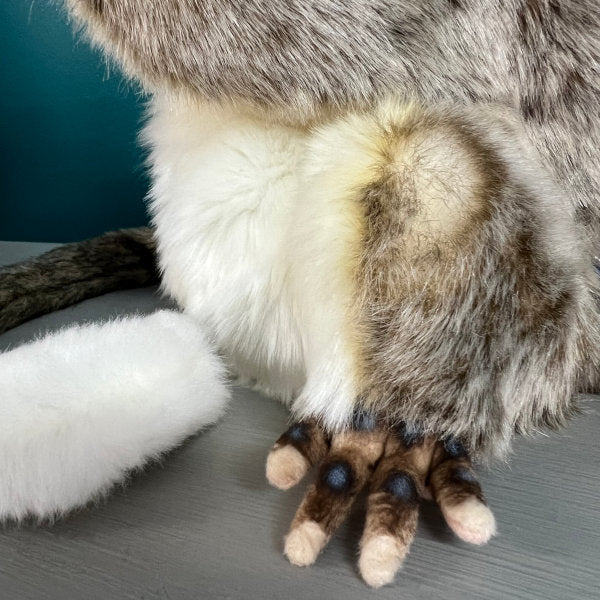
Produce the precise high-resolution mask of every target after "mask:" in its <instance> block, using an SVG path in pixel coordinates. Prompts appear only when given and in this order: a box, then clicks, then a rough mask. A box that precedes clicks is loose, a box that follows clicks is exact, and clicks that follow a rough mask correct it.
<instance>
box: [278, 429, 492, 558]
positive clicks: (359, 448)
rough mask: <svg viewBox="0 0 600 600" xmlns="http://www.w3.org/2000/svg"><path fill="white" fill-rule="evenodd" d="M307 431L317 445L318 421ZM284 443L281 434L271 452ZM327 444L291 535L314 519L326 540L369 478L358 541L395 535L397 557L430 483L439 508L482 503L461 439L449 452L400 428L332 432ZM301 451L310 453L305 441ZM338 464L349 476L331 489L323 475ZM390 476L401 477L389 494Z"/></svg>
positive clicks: (405, 548) (406, 542) (403, 549)
mask: <svg viewBox="0 0 600 600" xmlns="http://www.w3.org/2000/svg"><path fill="white" fill-rule="evenodd" d="M312 431H313V432H314V433H315V434H316V435H315V437H314V438H311V440H313V439H314V444H315V447H316V448H320V447H321V446H322V441H321V438H322V436H326V434H325V433H324V431H320V432H319V427H318V426H317V427H316V428H315V429H313V430H312ZM284 443H286V442H285V436H282V437H281V438H279V440H278V442H277V445H276V447H275V448H274V449H273V450H272V452H275V451H276V450H277V449H278V448H280V447H281V445H282V444H284ZM287 443H290V442H289V441H288V442H287ZM308 443H309V444H310V441H309V442H308ZM330 445H331V450H330V452H329V453H328V454H327V456H326V457H324V460H323V464H322V465H321V467H320V469H319V474H318V476H317V480H316V482H315V483H313V484H311V485H310V486H309V488H308V490H307V492H306V495H305V496H304V499H303V501H302V504H301V505H300V507H299V508H298V511H297V512H296V515H295V516H294V519H293V521H292V524H291V527H290V534H291V533H292V532H294V531H296V530H299V529H300V528H301V527H302V525H303V524H305V523H314V524H316V525H318V527H319V529H320V530H321V531H323V532H324V535H325V536H326V540H327V539H329V538H330V537H331V536H332V535H333V533H334V532H335V530H336V529H337V528H338V527H339V526H340V524H341V523H342V521H343V520H344V519H345V517H346V516H347V514H348V512H349V511H350V508H351V506H352V502H353V501H354V499H355V497H356V495H357V494H358V493H359V492H360V490H361V489H362V488H363V487H365V486H366V485H367V483H368V484H369V495H368V499H367V514H366V521H365V528H364V533H363V538H362V542H361V546H362V547H365V545H366V544H367V542H369V540H373V539H375V538H378V536H384V537H385V536H387V537H389V538H392V539H394V540H395V543H396V552H397V555H398V560H400V561H401V560H402V558H403V557H404V555H405V554H406V552H407V551H408V548H409V547H410V544H411V543H412V540H413V538H414V536H415V532H416V528H417V520H418V513H419V501H420V499H421V498H423V497H425V498H426V497H429V487H431V490H432V492H433V497H434V498H435V500H436V502H437V503H438V504H439V506H440V507H441V508H442V509H445V508H448V507H452V506H456V505H458V504H460V503H462V502H464V501H465V500H467V499H470V498H475V499H477V501H478V502H479V503H482V504H485V501H484V498H483V494H482V491H481V486H480V485H479V483H478V482H477V480H476V479H475V476H474V474H473V471H472V465H471V461H470V459H469V458H468V456H467V455H466V453H464V451H463V449H462V446H461V445H460V444H458V445H457V444H454V448H457V449H458V450H457V451H454V452H451V451H450V450H448V449H446V446H445V445H444V443H442V442H439V441H436V440H435V439H434V438H432V437H427V436H419V435H412V434H410V435H409V434H407V433H406V429H404V428H400V429H395V430H394V431H389V430H382V429H379V428H375V429H373V430H371V429H363V430H352V431H345V432H343V433H340V434H337V435H333V436H332V439H331V444H330ZM304 452H305V453H306V455H314V451H313V450H311V449H309V448H307V447H306V446H305V447H304ZM340 464H342V465H347V466H348V467H350V472H351V476H350V478H349V480H348V482H347V485H345V486H341V487H339V488H337V489H336V488H334V487H332V486H331V485H330V484H329V482H328V477H327V475H328V473H329V472H330V469H331V467H332V465H340ZM394 477H401V478H404V481H405V482H406V485H405V486H404V487H402V488H400V490H399V491H400V492H401V493H399V494H398V493H396V494H395V493H393V492H394V491H395V490H394V488H393V486H392V487H390V484H389V481H390V478H392V480H393V478H394ZM411 487H412V489H411Z"/></svg>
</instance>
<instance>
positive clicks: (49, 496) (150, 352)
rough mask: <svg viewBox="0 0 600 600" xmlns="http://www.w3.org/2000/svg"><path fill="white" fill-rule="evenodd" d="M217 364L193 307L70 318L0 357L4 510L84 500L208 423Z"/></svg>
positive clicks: (51, 510) (0, 494) (215, 399)
mask: <svg viewBox="0 0 600 600" xmlns="http://www.w3.org/2000/svg"><path fill="white" fill-rule="evenodd" d="M228 397H229V393H228V391H227V389H226V387H225V385H224V369H223V367H222V365H221V362H220V361H219V359H218V358H217V357H216V356H215V355H214V354H213V352H212V351H211V348H210V347H209V345H208V344H207V343H206V341H204V338H203V336H202V333H201V331H200V330H199V328H198V325H197V324H196V323H195V322H194V321H193V320H192V319H191V318H190V317H188V316H186V315H183V314H180V313H176V312H171V311H160V312H158V313H155V314H153V315H151V316H147V317H133V318H127V319H121V320H117V321H112V322H109V323H105V324H90V325H84V326H76V327H72V328H69V329H65V330H62V331H59V332H57V333H54V334H51V335H48V336H47V337H45V338H43V339H40V340H37V341H35V342H32V343H30V344H25V345H23V346H21V347H18V348H16V349H14V350H12V351H10V352H6V353H4V354H1V355H0V415H1V419H0V475H1V476H0V519H16V520H20V519H23V518H26V517H28V516H32V517H35V518H38V519H45V518H53V517H55V516H59V515H63V514H65V513H66V512H68V511H70V510H72V509H74V508H77V507H80V506H83V505H85V504H86V503H87V502H88V501H90V500H92V499H94V498H96V497H98V496H99V495H101V494H105V493H107V492H108V491H109V490H110V489H111V487H112V486H113V485H114V484H115V483H117V482H119V481H123V479H124V478H125V477H126V475H127V473H128V472H130V471H131V470H132V469H136V468H140V467H142V466H143V465H144V464H145V463H146V462H147V461H148V460H149V459H152V458H156V457H157V456H159V455H160V454H161V453H162V452H165V451H168V450H170V449H171V448H173V447H174V446H176V445H177V444H179V443H181V442H182V441H183V440H184V439H185V438H186V437H188V436H190V435H192V434H193V433H195V432H196V431H198V429H199V428H200V427H202V426H205V425H208V424H210V423H214V422H215V421H216V420H217V419H218V418H219V417H220V416H221V415H222V414H223V411H224V407H225V403H226V401H227V399H228Z"/></svg>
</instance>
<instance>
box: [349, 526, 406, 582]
mask: <svg viewBox="0 0 600 600" xmlns="http://www.w3.org/2000/svg"><path fill="white" fill-rule="evenodd" d="M406 554H407V549H406V548H405V547H403V546H402V545H401V544H399V543H398V540H396V539H395V538H394V537H392V536H390V535H378V536H375V537H372V538H370V539H369V540H368V541H366V542H363V543H362V549H361V552H360V559H359V561H358V570H359V571H360V575H361V577H362V578H363V579H364V581H365V583H367V585H370V586H371V587H374V588H378V587H381V586H382V585H386V584H387V583H392V581H393V580H394V576H395V575H396V573H397V572H398V570H399V569H400V567H401V566H402V562H403V561H404V557H405V556H406Z"/></svg>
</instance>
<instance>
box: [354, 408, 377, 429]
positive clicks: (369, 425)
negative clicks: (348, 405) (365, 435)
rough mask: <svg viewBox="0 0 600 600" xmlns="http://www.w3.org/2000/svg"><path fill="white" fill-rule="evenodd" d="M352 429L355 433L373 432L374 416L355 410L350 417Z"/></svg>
mask: <svg viewBox="0 0 600 600" xmlns="http://www.w3.org/2000/svg"><path fill="white" fill-rule="evenodd" d="M352 429H354V430H356V431H373V429H375V415H373V414H372V413H368V412H366V411H364V410H357V411H356V412H355V413H354V415H353V417H352Z"/></svg>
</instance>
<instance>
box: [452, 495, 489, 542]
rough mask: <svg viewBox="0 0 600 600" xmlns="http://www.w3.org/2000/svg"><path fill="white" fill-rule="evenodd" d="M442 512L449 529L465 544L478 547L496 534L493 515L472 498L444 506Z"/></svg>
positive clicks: (482, 504) (481, 503) (483, 505)
mask: <svg viewBox="0 0 600 600" xmlns="http://www.w3.org/2000/svg"><path fill="white" fill-rule="evenodd" d="M442 512H443V514H444V518H445V519H446V523H448V525H449V527H450V529H452V531H454V533H455V534H456V535H457V536H458V537H459V538H460V539H461V540H464V541H465V542H469V543H470V544H477V545H478V546H479V545H481V544H485V543H487V542H488V541H489V540H490V538H491V537H492V536H493V535H495V534H496V519H495V518H494V514H493V513H492V511H491V510H490V509H489V508H488V507H487V506H486V505H485V504H484V503H483V502H481V501H480V500H478V499H477V498H475V497H474V496H471V497H469V498H467V499H466V500H463V501H462V502H460V503H459V504H456V505H454V506H445V507H443V509H442Z"/></svg>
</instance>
